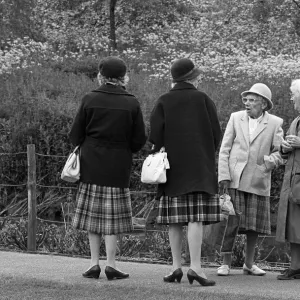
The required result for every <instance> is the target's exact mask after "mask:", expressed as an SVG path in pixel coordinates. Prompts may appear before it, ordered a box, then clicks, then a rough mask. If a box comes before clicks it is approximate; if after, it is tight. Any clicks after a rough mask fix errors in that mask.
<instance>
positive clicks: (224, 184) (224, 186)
mask: <svg viewBox="0 0 300 300" xmlns="http://www.w3.org/2000/svg"><path fill="white" fill-rule="evenodd" d="M229 183H230V180H222V181H220V182H219V194H220V195H223V194H228V188H229Z"/></svg>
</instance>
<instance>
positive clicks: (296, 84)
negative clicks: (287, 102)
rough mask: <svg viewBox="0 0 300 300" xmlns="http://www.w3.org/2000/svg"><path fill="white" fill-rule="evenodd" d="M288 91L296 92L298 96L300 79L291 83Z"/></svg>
mask: <svg viewBox="0 0 300 300" xmlns="http://www.w3.org/2000/svg"><path fill="white" fill-rule="evenodd" d="M290 90H291V92H298V93H299V94H300V79H295V80H293V81H292V84H291V87H290Z"/></svg>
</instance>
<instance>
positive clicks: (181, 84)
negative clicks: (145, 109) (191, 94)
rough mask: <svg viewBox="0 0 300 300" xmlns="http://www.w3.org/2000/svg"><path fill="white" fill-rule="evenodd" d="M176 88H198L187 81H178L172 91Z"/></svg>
mask: <svg viewBox="0 0 300 300" xmlns="http://www.w3.org/2000/svg"><path fill="white" fill-rule="evenodd" d="M176 90H197V89H196V88H195V86H194V85H192V84H191V83H187V82H178V83H176V84H175V85H174V87H173V88H172V89H171V91H176Z"/></svg>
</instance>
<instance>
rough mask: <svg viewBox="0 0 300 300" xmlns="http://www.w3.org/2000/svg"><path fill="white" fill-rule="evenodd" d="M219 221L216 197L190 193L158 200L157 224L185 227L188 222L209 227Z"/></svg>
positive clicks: (218, 204) (217, 199)
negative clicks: (201, 223)
mask: <svg viewBox="0 0 300 300" xmlns="http://www.w3.org/2000/svg"><path fill="white" fill-rule="evenodd" d="M220 221H221V207H220V201H219V198H218V195H210V194H207V193H200V192H192V193H187V194H184V195H180V196H177V197H168V196H162V197H161V198H160V201H159V209H158V217H157V223H160V224H177V223H181V224H182V223H183V224H185V225H186V224H188V223H189V222H203V225H209V224H213V223H217V222H220Z"/></svg>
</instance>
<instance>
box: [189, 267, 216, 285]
mask: <svg viewBox="0 0 300 300" xmlns="http://www.w3.org/2000/svg"><path fill="white" fill-rule="evenodd" d="M187 278H188V280H189V283H190V284H193V281H194V280H196V281H198V282H199V283H200V284H201V285H203V286H213V285H215V284H216V282H215V281H213V280H209V279H206V278H203V277H201V276H199V275H198V274H197V273H196V272H195V271H193V270H192V269H189V270H188V273H187Z"/></svg>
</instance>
